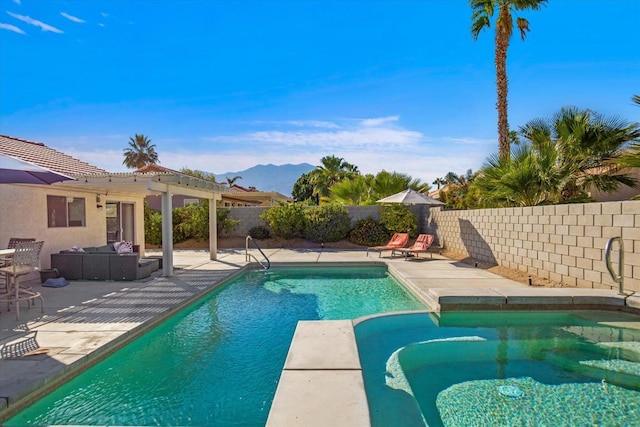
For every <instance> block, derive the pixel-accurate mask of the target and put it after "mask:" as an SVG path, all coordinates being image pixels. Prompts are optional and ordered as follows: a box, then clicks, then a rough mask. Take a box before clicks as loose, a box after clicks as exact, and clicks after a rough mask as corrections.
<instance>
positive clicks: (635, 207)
mask: <svg viewBox="0 0 640 427" xmlns="http://www.w3.org/2000/svg"><path fill="white" fill-rule="evenodd" d="M424 223H425V224H426V231H427V232H429V233H432V234H436V235H437V236H438V243H439V244H440V245H442V246H444V247H445V248H446V249H448V250H452V251H455V252H458V253H461V254H465V255H467V256H469V257H471V258H473V259H475V260H478V261H480V262H485V263H492V264H497V265H501V266H504V267H507V268H511V269H516V270H521V271H524V272H528V273H530V274H534V275H536V276H538V277H543V278H547V279H550V280H553V281H556V282H561V283H564V284H566V285H569V286H578V287H587V288H607V289H611V288H612V289H617V284H616V283H615V282H614V281H613V280H612V278H611V276H610V274H609V272H608V270H607V268H606V264H605V258H604V254H605V246H606V244H607V241H608V240H609V238H611V237H616V236H620V237H622V239H623V242H624V249H625V260H624V276H625V281H624V282H625V290H630V291H640V201H622V202H605V203H585V204H572V205H554V206H534V207H524V208H500V209H478V210H467V211H443V210H441V209H439V208H437V209H433V208H432V209H430V210H427V212H426V214H425V217H424ZM617 247H618V246H617V244H614V245H613V248H614V249H615V250H614V251H612V261H613V265H614V267H615V268H616V271H617V260H618V251H617Z"/></svg>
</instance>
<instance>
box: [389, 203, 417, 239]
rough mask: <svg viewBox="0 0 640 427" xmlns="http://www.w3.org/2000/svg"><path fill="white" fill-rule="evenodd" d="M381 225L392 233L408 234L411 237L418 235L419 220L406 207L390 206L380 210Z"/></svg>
mask: <svg viewBox="0 0 640 427" xmlns="http://www.w3.org/2000/svg"><path fill="white" fill-rule="evenodd" d="M380 223H381V224H382V225H384V227H385V228H386V229H387V230H389V231H390V232H392V233H406V232H407V230H408V231H409V236H411V237H416V236H417V235H418V220H417V219H416V216H415V215H414V214H413V213H412V212H411V210H409V208H408V207H407V206H405V205H400V204H396V205H388V206H383V207H382V208H381V209H380Z"/></svg>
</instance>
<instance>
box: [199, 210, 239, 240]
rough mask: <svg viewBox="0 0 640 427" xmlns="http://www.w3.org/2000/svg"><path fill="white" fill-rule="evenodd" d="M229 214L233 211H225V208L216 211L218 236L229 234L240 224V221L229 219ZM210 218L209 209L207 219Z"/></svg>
mask: <svg viewBox="0 0 640 427" xmlns="http://www.w3.org/2000/svg"><path fill="white" fill-rule="evenodd" d="M229 213H231V209H224V208H217V209H216V230H217V232H218V234H223V233H229V232H231V231H233V230H234V229H235V228H236V227H237V226H238V224H240V220H239V219H233V218H229ZM208 217H209V209H208V208H207V218H208ZM208 227H209V222H208V221H207V229H208ZM207 235H208V234H207Z"/></svg>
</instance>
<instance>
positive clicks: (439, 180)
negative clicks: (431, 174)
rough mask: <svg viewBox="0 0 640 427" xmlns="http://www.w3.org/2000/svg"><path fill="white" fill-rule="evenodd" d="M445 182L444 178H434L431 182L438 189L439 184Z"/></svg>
mask: <svg viewBox="0 0 640 427" xmlns="http://www.w3.org/2000/svg"><path fill="white" fill-rule="evenodd" d="M446 183H447V181H445V179H444V178H436V179H435V181H433V182H432V184H433V185H435V186H437V187H438V190H439V189H440V186H441V185H445V184H446Z"/></svg>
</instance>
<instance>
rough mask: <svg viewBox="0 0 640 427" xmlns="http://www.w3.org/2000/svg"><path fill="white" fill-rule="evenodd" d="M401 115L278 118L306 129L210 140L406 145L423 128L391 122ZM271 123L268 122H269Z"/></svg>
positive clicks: (338, 145) (324, 146) (300, 144)
mask: <svg viewBox="0 0 640 427" xmlns="http://www.w3.org/2000/svg"><path fill="white" fill-rule="evenodd" d="M398 119H399V118H398V117H397V116H394V117H387V118H382V119H365V120H354V119H345V120H342V121H339V122H328V121H287V122H276V123H275V127H282V126H283V125H286V124H288V125H290V126H294V127H296V128H301V127H304V128H305V129H289V130H259V131H255V132H247V133H242V134H238V135H231V136H222V137H212V138H209V140H210V141H214V142H227V143H238V142H242V143H247V142H253V143H258V144H280V145H284V146H291V147H296V146H298V147H318V148H322V149H325V150H327V149H336V148H345V147H372V146H405V145H411V144H415V143H416V142H418V141H421V140H422V139H423V135H422V134H421V133H420V132H416V131H412V130H407V129H403V128H401V127H398V126H389V125H388V123H389V122H393V121H397V120H398ZM267 124H268V123H267Z"/></svg>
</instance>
